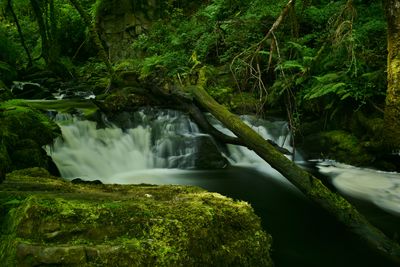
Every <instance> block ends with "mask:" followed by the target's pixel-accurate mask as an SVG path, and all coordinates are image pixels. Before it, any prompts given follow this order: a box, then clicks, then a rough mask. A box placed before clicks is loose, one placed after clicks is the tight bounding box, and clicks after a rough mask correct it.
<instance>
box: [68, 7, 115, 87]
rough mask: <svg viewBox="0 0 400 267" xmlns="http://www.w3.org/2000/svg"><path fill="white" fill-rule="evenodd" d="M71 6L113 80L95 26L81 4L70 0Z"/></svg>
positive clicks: (106, 56)
mask: <svg viewBox="0 0 400 267" xmlns="http://www.w3.org/2000/svg"><path fill="white" fill-rule="evenodd" d="M70 2H71V4H72V5H73V6H74V7H75V9H76V10H77V11H78V13H79V15H80V16H81V18H82V20H83V22H84V23H85V25H86V27H87V28H88V29H89V32H90V37H91V38H92V40H93V43H94V45H95V46H96V48H97V51H98V53H99V56H100V58H101V59H102V60H103V62H104V63H105V64H106V67H107V71H108V73H109V74H110V75H111V78H112V79H113V78H114V70H113V68H112V66H111V63H110V60H109V58H108V55H107V49H106V48H105V47H104V45H103V43H102V42H101V39H100V35H99V32H98V31H97V30H96V27H95V25H94V24H93V23H92V20H91V18H90V15H89V13H88V12H86V11H85V9H83V7H82V5H81V3H80V2H79V1H77V0H70Z"/></svg>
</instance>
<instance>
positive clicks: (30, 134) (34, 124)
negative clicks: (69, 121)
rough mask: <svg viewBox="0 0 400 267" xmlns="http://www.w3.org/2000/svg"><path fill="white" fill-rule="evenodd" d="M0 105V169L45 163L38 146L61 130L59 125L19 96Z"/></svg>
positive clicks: (48, 140)
mask: <svg viewBox="0 0 400 267" xmlns="http://www.w3.org/2000/svg"><path fill="white" fill-rule="evenodd" d="M0 109H1V110H3V111H2V112H1V113H0V139H1V145H2V149H1V151H0V152H1V157H3V159H4V161H2V164H0V165H2V166H1V167H2V168H1V169H3V170H4V169H5V170H13V169H18V168H26V167H33V166H40V167H47V165H48V157H47V155H46V153H45V151H44V150H43V149H42V146H44V145H47V144H51V143H52V142H53V140H54V139H55V138H56V137H57V136H59V135H60V134H61V133H60V130H59V127H58V126H57V125H56V124H55V123H54V122H53V121H51V120H50V119H49V118H48V117H47V116H46V115H44V114H42V113H41V112H39V111H38V110H36V109H34V108H32V107H30V106H29V104H27V103H26V102H24V101H22V100H10V101H7V102H3V103H1V104H0Z"/></svg>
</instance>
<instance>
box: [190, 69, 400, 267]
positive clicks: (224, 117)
mask: <svg viewBox="0 0 400 267" xmlns="http://www.w3.org/2000/svg"><path fill="white" fill-rule="evenodd" d="M205 83H206V78H205V71H203V69H202V70H200V72H199V82H198V84H197V85H196V86H191V87H190V88H188V90H189V91H190V93H191V94H192V95H193V97H194V99H195V100H196V101H197V102H198V103H200V104H201V105H202V106H203V107H204V108H205V109H206V110H208V111H209V112H210V113H211V114H213V115H214V116H215V118H217V119H218V120H219V121H221V122H222V123H223V124H224V125H225V126H226V127H227V128H228V129H229V130H231V131H232V132H233V133H234V134H236V136H237V137H238V138H240V139H241V141H242V142H243V143H244V144H245V145H246V146H247V147H248V148H249V149H251V150H253V151H254V152H256V153H257V155H259V156H260V157H261V158H263V159H264V160H265V161H266V162H267V163H269V164H270V165H271V166H272V167H273V168H274V169H276V170H277V171H279V172H280V173H281V174H282V175H283V176H285V177H286V178H287V179H288V180H289V181H290V182H291V183H292V184H294V185H295V186H296V187H297V188H298V189H300V191H302V192H303V193H304V194H305V195H306V196H307V197H308V198H309V199H310V200H311V201H313V202H314V203H316V204H318V205H320V206H322V207H323V208H325V209H326V210H327V211H328V212H329V213H331V214H332V215H333V216H334V217H336V218H337V219H338V220H339V221H340V222H342V223H344V224H345V225H346V226H347V227H349V228H350V229H351V230H352V231H353V232H354V233H356V234H357V235H359V236H360V237H361V238H362V239H364V240H365V241H366V242H368V243H369V244H370V245H371V246H372V247H373V248H374V249H375V250H377V251H379V252H380V253H382V254H383V255H385V256H386V257H388V258H390V259H392V260H393V261H395V262H398V263H400V246H399V244H397V243H396V242H394V241H392V240H391V239H389V238H388V237H386V236H385V235H384V234H383V233H382V232H381V231H380V230H379V229H377V228H376V227H374V226H373V225H371V224H370V223H369V222H368V221H367V220H366V219H365V217H364V216H363V215H361V214H360V213H359V212H358V211H357V210H356V209H355V208H354V207H353V206H352V205H351V204H350V203H349V202H348V201H347V200H345V199H344V198H343V197H341V196H340V195H338V194H335V193H333V192H331V191H330V190H329V189H328V188H327V187H325V186H324V185H323V184H322V182H321V181H320V180H318V179H317V178H315V177H314V176H313V175H311V174H309V173H307V172H306V171H304V170H303V169H301V168H300V167H298V166H297V165H296V164H295V163H294V162H292V161H290V160H289V159H287V158H286V157H285V156H283V155H282V154H281V153H280V152H278V151H277V150H276V149H275V148H274V147H273V146H272V145H271V144H270V143H269V142H267V141H266V140H265V139H264V138H263V137H261V136H260V135H259V134H257V133H256V132H255V131H254V130H252V129H251V128H250V127H249V126H247V125H246V124H245V123H244V122H242V121H241V119H240V118H239V117H238V116H236V115H234V114H232V113H230V112H229V111H228V110H227V109H226V108H225V107H224V106H222V105H220V104H218V103H217V102H216V101H215V100H214V99H213V98H212V97H211V96H210V95H208V93H207V92H206V91H205V90H204V88H203V85H205Z"/></svg>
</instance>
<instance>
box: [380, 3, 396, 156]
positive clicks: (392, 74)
mask: <svg viewBox="0 0 400 267" xmlns="http://www.w3.org/2000/svg"><path fill="white" fill-rule="evenodd" d="M383 3H384V8H385V12H386V19H387V25H388V32H387V42H388V46H387V50H388V57H387V80H388V84H387V93H386V105H385V113H384V121H385V129H384V138H383V140H384V142H385V143H386V145H387V146H388V147H389V148H390V149H393V150H397V151H399V150H400V1H398V0H384V1H383Z"/></svg>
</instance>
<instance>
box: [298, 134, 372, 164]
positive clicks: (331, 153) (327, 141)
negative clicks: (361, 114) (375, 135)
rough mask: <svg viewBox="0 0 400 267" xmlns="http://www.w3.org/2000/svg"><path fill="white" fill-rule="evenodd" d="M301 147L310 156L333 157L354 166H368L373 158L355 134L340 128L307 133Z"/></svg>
mask: <svg viewBox="0 0 400 267" xmlns="http://www.w3.org/2000/svg"><path fill="white" fill-rule="evenodd" d="M301 148H303V150H305V151H306V154H308V157H310V158H329V159H335V160H337V161H340V162H344V163H348V164H352V165H356V166H369V165H371V163H372V162H373V160H374V157H373V156H371V154H369V153H368V151H367V150H366V149H365V147H364V146H363V143H362V142H361V141H360V140H359V139H358V138H357V137H356V136H355V135H353V134H351V133H349V132H346V131H342V130H334V131H324V132H318V133H315V134H311V135H308V136H306V137H305V138H304V141H303V143H302V144H301Z"/></svg>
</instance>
